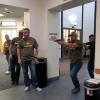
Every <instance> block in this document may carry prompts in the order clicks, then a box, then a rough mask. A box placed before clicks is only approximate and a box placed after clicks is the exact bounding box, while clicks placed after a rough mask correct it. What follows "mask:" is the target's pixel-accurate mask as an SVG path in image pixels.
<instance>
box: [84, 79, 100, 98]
mask: <svg viewBox="0 0 100 100" xmlns="http://www.w3.org/2000/svg"><path fill="white" fill-rule="evenodd" d="M84 87H85V100H100V80H97V79H88V80H86V81H85V82H84Z"/></svg>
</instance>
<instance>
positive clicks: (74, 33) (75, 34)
mask: <svg viewBox="0 0 100 100" xmlns="http://www.w3.org/2000/svg"><path fill="white" fill-rule="evenodd" d="M69 36H77V33H76V32H72V33H71V34H70V35H69Z"/></svg>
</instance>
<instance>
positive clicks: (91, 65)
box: [85, 35, 95, 78]
mask: <svg viewBox="0 0 100 100" xmlns="http://www.w3.org/2000/svg"><path fill="white" fill-rule="evenodd" d="M85 45H86V48H88V49H90V58H89V62H88V72H89V75H90V77H91V78H94V58H95V36H94V35H90V36H89V42H87V43H86V44H85Z"/></svg>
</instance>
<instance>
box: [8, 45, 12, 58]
mask: <svg viewBox="0 0 100 100" xmlns="http://www.w3.org/2000/svg"><path fill="white" fill-rule="evenodd" d="M12 48H13V45H12V44H11V45H10V47H9V56H10V58H11V59H12Z"/></svg>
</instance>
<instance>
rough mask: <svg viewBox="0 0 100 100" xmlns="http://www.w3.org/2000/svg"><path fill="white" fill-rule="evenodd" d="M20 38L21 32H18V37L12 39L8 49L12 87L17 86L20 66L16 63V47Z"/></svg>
mask: <svg viewBox="0 0 100 100" xmlns="http://www.w3.org/2000/svg"><path fill="white" fill-rule="evenodd" d="M22 37H23V31H19V37H15V38H13V39H12V41H11V44H10V48H9V55H10V62H11V79H12V85H18V82H19V76H20V64H19V63H18V57H17V45H18V42H19V40H20V39H22Z"/></svg>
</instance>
